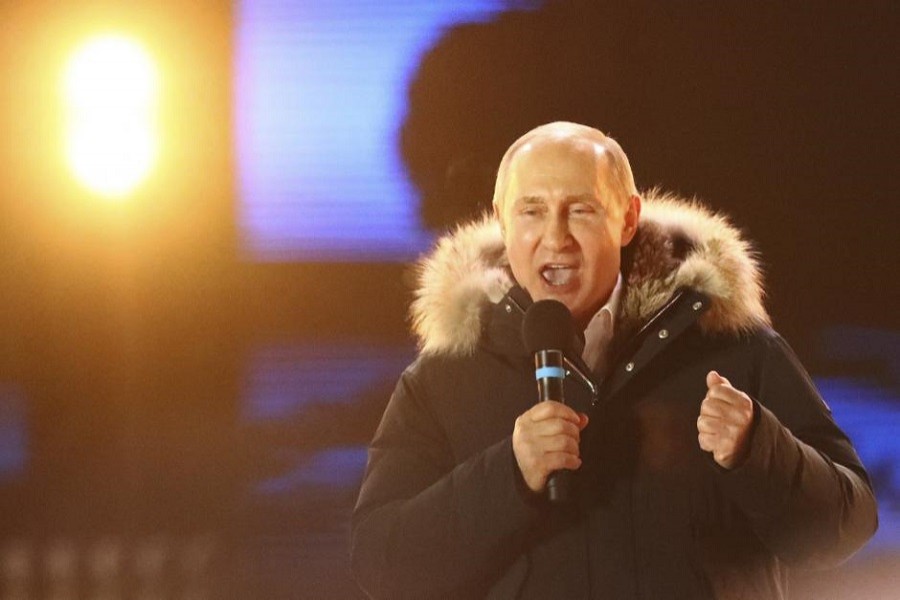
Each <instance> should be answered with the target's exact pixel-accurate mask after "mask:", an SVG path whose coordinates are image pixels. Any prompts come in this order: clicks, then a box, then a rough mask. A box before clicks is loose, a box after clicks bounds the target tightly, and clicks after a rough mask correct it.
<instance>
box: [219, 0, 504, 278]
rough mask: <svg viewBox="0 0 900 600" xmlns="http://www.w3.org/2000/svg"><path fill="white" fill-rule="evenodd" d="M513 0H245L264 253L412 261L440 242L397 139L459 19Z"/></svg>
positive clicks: (242, 40) (239, 28)
mask: <svg viewBox="0 0 900 600" xmlns="http://www.w3.org/2000/svg"><path fill="white" fill-rule="evenodd" d="M509 4H510V3H509V2H503V1H501V0H425V1H419V2H414V1H408V0H407V1H403V0H393V1H392V0H382V1H377V2H375V1H367V0H330V1H328V2H291V1H287V0H280V1H259V0H258V1H244V2H239V3H238V5H237V19H236V23H237V25H236V65H235V68H236V79H235V88H236V89H235V102H236V115H235V118H236V136H237V159H238V177H239V182H238V189H239V196H240V200H239V214H238V220H239V231H240V235H241V244H242V248H243V250H244V254H245V256H246V257H247V258H248V259H249V260H251V261H260V262H282V261H284V262H287V261H406V260H410V259H412V258H414V257H415V256H416V255H417V254H418V253H420V252H421V251H422V250H423V249H425V248H426V247H427V246H428V245H429V244H430V242H431V239H432V238H431V236H430V235H429V234H428V233H427V232H426V231H424V230H423V229H422V227H421V224H420V219H419V213H418V199H417V197H416V191H415V189H414V188H413V186H412V185H411V183H410V182H409V180H408V178H407V175H406V172H405V169H404V166H403V164H402V160H401V157H400V155H399V151H398V149H397V148H398V144H397V134H398V130H399V127H400V124H401V122H402V119H403V115H404V114H405V112H406V90H407V86H408V82H409V80H410V78H411V76H412V75H413V73H414V72H415V69H416V67H417V64H418V62H419V60H420V58H421V56H422V54H423V53H424V52H425V51H426V50H427V49H428V48H429V47H430V46H431V45H432V44H433V43H434V42H435V41H436V40H437V39H438V38H439V36H440V35H441V33H442V32H443V31H444V30H445V29H446V28H448V27H450V26H452V25H454V24H456V23H459V22H472V21H479V20H487V19H490V18H491V17H492V16H494V15H496V14H497V13H499V12H502V11H503V10H504V9H506V8H508V5H509Z"/></svg>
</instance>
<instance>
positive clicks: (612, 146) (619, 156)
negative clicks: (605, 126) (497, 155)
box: [493, 121, 638, 215]
mask: <svg viewBox="0 0 900 600" xmlns="http://www.w3.org/2000/svg"><path fill="white" fill-rule="evenodd" d="M539 138H543V139H548V138H549V139H553V138H556V139H560V140H562V139H573V138H574V139H581V140H585V141H589V142H592V143H594V144H597V145H598V146H601V147H602V148H603V149H604V150H606V156H607V157H608V158H609V165H610V167H611V168H612V169H611V170H612V175H613V176H612V181H611V183H612V185H613V187H614V190H613V191H614V193H615V194H616V196H617V199H618V201H619V202H618V204H619V206H620V207H624V206H625V205H626V203H627V201H628V199H629V198H631V197H632V196H637V195H638V191H637V187H636V186H635V185H634V175H633V174H632V172H631V164H630V163H629V162H628V157H627V156H626V155H625V151H624V150H622V147H621V146H620V145H619V143H618V142H617V141H616V140H614V139H612V138H611V137H609V136H608V135H606V134H604V133H603V132H602V131H600V130H599V129H594V128H593V127H588V126H587V125H581V124H579V123H571V122H569V121H555V122H553V123H546V124H544V125H540V126H538V127H535V128H534V129H532V130H531V131H529V132H528V133H526V134H525V135H523V136H522V137H520V138H519V139H517V140H516V141H515V142H513V143H512V145H511V146H510V147H509V149H508V150H507V151H506V154H504V155H503V159H502V160H501V161H500V167H499V168H498V169H497V182H496V183H495V184H494V201H493V204H494V208H495V209H496V210H497V211H498V212H499V213H500V214H501V215H502V214H503V203H504V201H505V200H506V198H505V196H506V188H507V185H508V184H509V167H510V165H511V164H512V161H513V158H515V155H516V153H517V152H518V151H519V150H520V149H521V148H522V146H524V145H525V144H527V143H529V142H531V141H533V140H535V139H539Z"/></svg>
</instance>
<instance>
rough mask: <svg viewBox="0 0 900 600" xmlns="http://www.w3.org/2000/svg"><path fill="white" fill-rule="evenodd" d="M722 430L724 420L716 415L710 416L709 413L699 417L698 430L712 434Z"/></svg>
mask: <svg viewBox="0 0 900 600" xmlns="http://www.w3.org/2000/svg"><path fill="white" fill-rule="evenodd" d="M721 430H722V422H721V420H720V419H717V418H716V417H710V416H707V415H700V416H699V417H697V431H698V432H700V433H708V434H710V435H717V434H719V433H720V432H721Z"/></svg>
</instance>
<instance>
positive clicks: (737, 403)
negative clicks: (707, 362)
mask: <svg viewBox="0 0 900 600" xmlns="http://www.w3.org/2000/svg"><path fill="white" fill-rule="evenodd" d="M706 387H707V390H706V397H704V398H703V402H702V403H701V404H700V416H699V417H697V431H698V433H699V435H698V436H697V437H698V440H699V441H700V447H701V448H702V449H704V450H706V451H707V452H712V455H713V459H715V461H716V462H717V463H719V465H721V466H723V467H725V468H726V469H733V468H734V467H737V466H738V465H740V464H741V463H742V462H743V461H744V458H746V455H747V451H748V450H749V448H750V433H751V428H752V426H753V401H752V400H751V399H750V397H749V396H747V394H745V393H744V392H742V391H740V390H736V389H734V388H733V387H731V383H730V382H729V381H728V380H727V379H725V378H724V377H722V376H721V375H719V374H718V373H716V372H715V371H710V372H709V373H708V374H707V375H706Z"/></svg>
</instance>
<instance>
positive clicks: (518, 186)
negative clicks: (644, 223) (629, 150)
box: [499, 139, 640, 327]
mask: <svg viewBox="0 0 900 600" xmlns="http://www.w3.org/2000/svg"><path fill="white" fill-rule="evenodd" d="M603 152H604V150H603V149H602V147H600V146H597V145H595V144H593V143H591V142H589V141H585V140H573V139H564V140H559V139H549V140H546V139H545V140H540V139H539V140H535V141H533V142H531V143H529V144H527V145H525V146H523V147H522V148H521V149H520V150H519V151H518V152H517V153H516V155H515V157H514V159H513V162H512V164H511V165H510V171H509V179H508V185H507V189H506V194H505V196H504V198H505V200H504V202H503V208H502V211H503V214H502V215H499V216H500V218H501V223H502V226H503V234H504V241H505V244H506V251H507V255H508V256H509V262H510V267H511V268H512V272H513V275H514V276H515V278H516V281H518V282H519V284H520V285H521V286H522V287H524V288H525V289H526V290H528V293H529V294H530V295H531V297H532V298H533V299H534V300H535V301H538V300H545V299H548V298H551V299H554V300H559V301H560V302H562V303H563V304H565V305H566V306H567V307H568V308H569V310H570V311H571V312H572V316H573V317H574V319H575V322H576V323H578V324H579V325H580V326H582V327H584V326H585V325H586V324H587V322H588V321H590V319H591V317H592V316H593V315H594V313H595V312H596V311H597V310H599V309H600V307H601V306H603V304H604V303H606V301H607V299H608V298H609V295H610V293H612V290H613V288H614V287H615V284H616V279H617V277H618V273H619V263H620V250H621V247H622V246H624V245H625V244H627V243H628V242H630V241H631V238H632V237H633V236H634V232H635V230H636V227H637V218H638V215H639V213H640V205H639V201H638V200H637V199H633V200H632V201H630V202H629V204H628V206H625V207H623V206H620V205H618V204H617V200H616V198H615V196H614V192H613V190H612V188H611V187H610V186H609V185H608V184H607V181H608V180H609V177H607V173H606V171H607V160H608V158H607V157H606V156H603Z"/></svg>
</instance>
